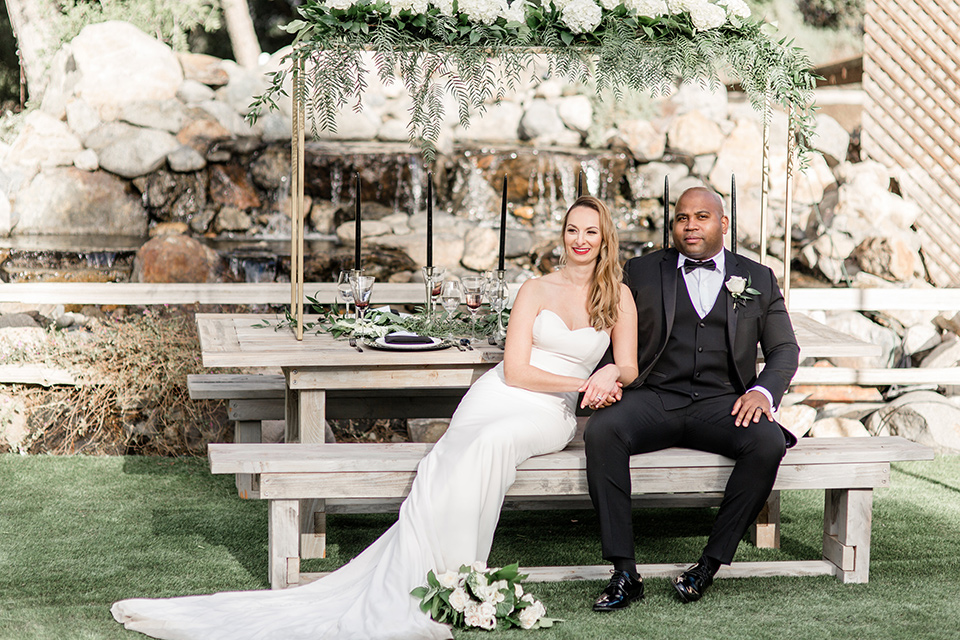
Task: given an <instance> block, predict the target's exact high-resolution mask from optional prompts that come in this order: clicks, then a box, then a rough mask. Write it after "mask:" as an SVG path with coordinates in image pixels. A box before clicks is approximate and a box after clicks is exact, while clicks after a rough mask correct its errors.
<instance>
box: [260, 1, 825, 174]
mask: <svg viewBox="0 0 960 640" xmlns="http://www.w3.org/2000/svg"><path fill="white" fill-rule="evenodd" d="M298 11H299V13H300V19H298V20H294V21H293V22H291V23H290V24H289V25H287V27H286V28H287V30H288V31H290V32H291V33H295V34H296V38H295V39H294V45H293V48H292V50H291V52H290V53H289V54H288V55H287V57H286V58H285V61H286V62H288V63H289V66H288V67H284V68H282V69H281V70H280V71H278V72H276V73H274V74H273V76H272V80H271V85H270V86H269V87H268V89H267V90H266V92H265V93H264V94H263V95H261V96H259V97H258V98H257V100H256V102H255V103H254V105H253V107H252V110H251V112H250V115H249V117H250V118H251V119H256V118H257V117H258V116H259V114H260V113H261V111H262V109H263V108H264V107H274V108H275V107H276V103H275V100H276V99H277V98H278V96H279V95H285V94H286V89H285V88H284V86H285V81H286V78H287V76H288V75H289V74H290V73H291V72H293V71H294V70H296V71H297V72H298V76H299V77H300V80H301V81H300V82H298V83H296V84H295V85H294V91H295V92H296V93H297V98H298V99H299V100H300V101H301V104H303V105H305V109H306V111H307V113H308V114H310V115H312V116H313V117H312V118H311V121H312V122H313V125H314V127H316V125H317V124H319V125H320V127H321V128H323V129H327V130H335V128H336V116H337V113H338V112H339V111H340V110H341V109H343V108H344V107H346V106H348V105H352V106H353V108H354V109H357V110H359V109H361V108H362V102H361V99H362V97H363V94H364V92H365V90H366V87H367V80H366V74H367V69H366V67H365V64H364V59H363V52H364V51H368V50H369V51H372V52H373V54H374V60H375V63H376V67H377V73H378V75H379V76H380V78H381V80H382V81H383V82H385V83H387V82H392V81H395V80H398V79H399V80H400V81H401V82H402V83H403V85H404V86H405V87H406V89H407V90H408V92H409V93H410V96H411V98H412V101H413V104H412V107H411V109H410V123H409V134H410V138H411V140H412V141H414V142H417V143H419V144H420V145H421V147H422V150H423V152H424V155H425V157H426V158H427V160H430V159H431V158H432V156H433V152H434V146H433V145H434V143H435V142H436V141H437V139H438V137H439V134H440V123H441V122H442V120H443V113H444V104H443V93H444V91H447V92H449V93H451V94H452V95H453V96H454V97H455V98H456V101H457V108H458V115H459V119H460V122H461V123H462V124H463V126H468V125H469V120H470V113H471V111H472V110H473V111H482V110H483V109H484V108H485V106H486V105H488V104H489V103H490V102H492V101H495V100H498V99H499V98H500V97H502V96H503V95H504V92H505V91H506V90H508V89H512V88H514V87H515V86H517V85H519V84H521V83H522V82H526V81H528V78H530V77H532V79H533V81H534V82H537V81H538V78H542V77H546V76H550V75H559V76H561V77H565V78H567V79H568V80H571V81H576V82H587V81H588V80H590V79H592V80H593V81H594V83H595V85H596V89H597V93H598V95H600V92H601V91H604V90H605V89H611V90H612V91H613V92H614V94H615V95H616V96H617V97H619V96H620V95H621V92H622V90H623V89H634V90H640V91H643V90H649V91H652V92H653V93H663V92H664V91H667V90H669V89H670V88H671V87H672V86H673V83H674V82H675V80H676V79H677V78H683V79H686V80H699V81H701V82H707V83H711V84H718V83H719V82H720V78H721V75H722V76H723V78H724V79H725V80H729V81H735V82H739V84H740V86H741V87H742V88H743V90H744V91H746V93H747V94H748V96H749V98H750V100H751V103H752V104H753V106H754V107H755V108H757V109H761V110H765V105H766V102H767V101H768V100H769V101H772V102H774V103H778V104H780V105H782V106H783V107H785V108H787V109H788V110H789V111H790V112H792V113H793V114H794V117H795V118H796V119H797V123H798V133H799V135H798V142H799V144H800V148H801V150H803V149H805V148H806V141H807V138H808V136H809V134H810V133H811V131H812V113H811V112H810V110H809V104H810V102H811V101H812V89H813V87H814V84H815V76H814V75H813V74H812V73H811V72H810V64H809V60H808V59H807V56H806V55H805V54H804V52H803V51H802V50H800V49H798V48H796V47H793V46H791V44H790V43H788V42H786V41H784V40H777V39H776V38H775V37H773V36H772V35H771V33H772V27H770V26H769V25H765V24H764V23H762V22H759V21H756V20H753V19H751V18H750V11H749V9H748V7H747V5H746V4H745V3H744V2H743V0H532V1H531V0H306V1H305V2H304V3H303V4H302V5H301V6H300V7H299V8H298ZM537 56H539V57H540V59H541V60H543V61H544V62H545V63H546V65H547V72H546V74H542V73H537V74H533V73H531V70H532V69H533V67H534V62H535V60H536V59H537ZM301 70H302V73H301ZM765 112H766V111H765Z"/></svg>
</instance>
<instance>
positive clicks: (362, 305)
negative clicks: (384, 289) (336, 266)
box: [350, 275, 376, 322]
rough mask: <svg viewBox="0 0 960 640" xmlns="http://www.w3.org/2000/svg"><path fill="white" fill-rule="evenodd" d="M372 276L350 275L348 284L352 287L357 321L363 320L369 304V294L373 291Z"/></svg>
mask: <svg viewBox="0 0 960 640" xmlns="http://www.w3.org/2000/svg"><path fill="white" fill-rule="evenodd" d="M375 279H376V278H374V277H373V276H361V275H356V276H351V277H350V286H351V287H352V289H353V306H354V308H356V310H357V321H358V322H360V321H362V320H363V318H364V316H365V315H366V313H367V307H369V306H370V294H371V293H373V282H374V280H375Z"/></svg>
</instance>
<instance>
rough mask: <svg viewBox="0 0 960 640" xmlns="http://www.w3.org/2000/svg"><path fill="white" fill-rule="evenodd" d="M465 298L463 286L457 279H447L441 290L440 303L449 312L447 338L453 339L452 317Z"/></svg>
mask: <svg viewBox="0 0 960 640" xmlns="http://www.w3.org/2000/svg"><path fill="white" fill-rule="evenodd" d="M462 299H463V288H462V287H461V286H460V283H459V282H457V281H456V280H447V281H446V282H444V283H443V286H442V287H441V290H440V304H442V305H443V310H444V311H446V312H447V339H448V340H452V339H453V328H452V325H451V324H450V319H451V318H452V317H453V312H454V311H456V310H457V307H459V306H460V301H461V300H462Z"/></svg>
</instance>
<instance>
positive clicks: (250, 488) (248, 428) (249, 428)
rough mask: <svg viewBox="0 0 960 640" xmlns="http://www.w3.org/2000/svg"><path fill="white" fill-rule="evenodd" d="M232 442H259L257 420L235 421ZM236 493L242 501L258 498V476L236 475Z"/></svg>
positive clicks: (259, 433) (250, 474)
mask: <svg viewBox="0 0 960 640" xmlns="http://www.w3.org/2000/svg"><path fill="white" fill-rule="evenodd" d="M233 428H234V434H233V441H234V442H261V440H262V436H261V431H262V430H261V426H260V421H259V420H237V421H236V422H235V423H234V427H233ZM237 493H238V494H239V495H240V497H241V498H243V499H245V500H246V499H256V498H259V497H260V476H259V475H257V474H255V473H238V474H237Z"/></svg>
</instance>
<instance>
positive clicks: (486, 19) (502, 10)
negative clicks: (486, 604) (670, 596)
mask: <svg viewBox="0 0 960 640" xmlns="http://www.w3.org/2000/svg"><path fill="white" fill-rule="evenodd" d="M457 6H459V7H460V11H461V13H464V14H466V16H467V18H469V19H470V20H471V21H472V22H479V23H481V24H493V23H494V22H496V21H497V18H499V17H501V16H504V15H505V14H506V13H507V9H508V7H507V0H459V1H458V2H457ZM473 564H474V567H473V568H474V570H475V571H486V563H485V562H484V563H480V564H483V565H484V568H483V569H477V568H476V565H477V564H478V563H476V562H474V563H473Z"/></svg>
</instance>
